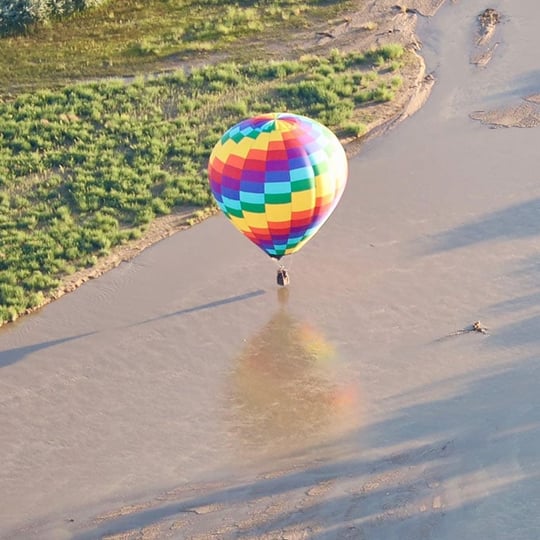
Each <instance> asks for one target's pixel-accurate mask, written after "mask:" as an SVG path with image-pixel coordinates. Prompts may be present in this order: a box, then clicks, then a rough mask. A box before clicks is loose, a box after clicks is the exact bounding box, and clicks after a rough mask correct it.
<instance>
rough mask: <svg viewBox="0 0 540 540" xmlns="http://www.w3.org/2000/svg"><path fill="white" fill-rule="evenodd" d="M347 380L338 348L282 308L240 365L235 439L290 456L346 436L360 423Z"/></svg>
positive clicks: (235, 379)
mask: <svg viewBox="0 0 540 540" xmlns="http://www.w3.org/2000/svg"><path fill="white" fill-rule="evenodd" d="M343 379H344V375H343V374H342V373H341V374H340V369H339V360H338V358H337V354H336V350H335V348H334V347H333V346H332V345H331V344H330V343H329V342H328V341H327V340H326V339H325V338H324V336H323V335H322V334H321V333H320V332H319V331H318V330H317V329H316V328H315V327H314V326H313V325H311V324H309V323H307V322H304V321H301V320H296V319H295V318H294V317H293V316H292V315H291V314H290V313H289V312H288V310H287V309H286V307H282V308H281V309H280V310H279V311H278V312H277V313H276V314H275V315H274V316H273V317H272V318H271V319H270V321H269V322H268V323H267V324H266V325H265V326H264V327H263V328H262V329H261V330H260V331H259V332H258V333H257V334H255V336H254V337H253V338H252V339H251V340H250V341H249V342H248V343H247V345H246V346H245V348H244V349H243V351H242V352H241V354H240V355H239V357H238V359H237V362H236V364H235V368H234V371H233V381H232V385H231V388H232V392H233V397H232V407H231V414H232V415H233V418H232V421H233V427H234V431H235V435H237V437H238V438H239V439H240V441H241V442H242V443H244V444H246V445H248V446H259V445H263V446H264V447H265V448H268V447H269V446H271V447H274V448H279V449H282V450H287V449H291V448H293V447H294V446H297V445H298V444H305V443H308V442H315V441H317V440H318V441H320V440H322V439H326V438H328V437H330V436H331V435H332V434H336V433H337V432H338V431H340V430H341V431H342V430H343V429H344V428H346V426H347V425H350V423H351V421H354V420H356V421H357V420H358V418H355V417H356V416H357V413H358V395H357V386H356V384H354V383H351V382H345V381H344V380H343Z"/></svg>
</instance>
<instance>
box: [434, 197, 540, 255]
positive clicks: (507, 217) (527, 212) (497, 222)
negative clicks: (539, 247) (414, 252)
mask: <svg viewBox="0 0 540 540" xmlns="http://www.w3.org/2000/svg"><path fill="white" fill-rule="evenodd" d="M539 214H540V198H537V199H532V200H530V201H527V202H523V203H519V204H516V205H513V206H509V207H508V208H504V209H503V210H498V211H496V212H492V213H491V214H488V215H487V216H485V217H483V218H481V219H479V220H476V221H472V222H470V223H466V224H464V225H461V226H459V227H455V228H454V229H451V230H449V231H445V232H442V233H439V234H436V235H434V236H433V237H432V240H431V243H432V246H431V247H430V248H428V253H440V252H442V251H448V250H452V249H459V248H462V247H466V246H472V245H475V244H480V243H483V242H489V241H491V240H498V239H506V240H512V239H517V238H527V237H532V236H536V235H538V215H539Z"/></svg>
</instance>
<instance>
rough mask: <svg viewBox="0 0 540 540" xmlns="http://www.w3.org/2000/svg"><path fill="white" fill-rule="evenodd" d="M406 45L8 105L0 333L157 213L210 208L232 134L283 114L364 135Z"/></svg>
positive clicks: (3, 120)
mask: <svg viewBox="0 0 540 540" xmlns="http://www.w3.org/2000/svg"><path fill="white" fill-rule="evenodd" d="M403 55H404V50H403V48H402V47H401V46H399V45H387V46H384V47H381V48H380V49H377V50H373V51H370V52H367V53H364V54H360V53H348V54H345V53H341V52H339V51H337V50H334V51H332V53H331V54H330V55H329V56H328V57H323V56H314V55H308V56H304V57H302V58H300V59H298V60H283V61H274V62H267V61H252V62H249V63H247V64H238V63H234V62H228V63H222V64H216V65H209V66H205V67H199V68H194V69H192V70H190V71H189V72H185V71H177V72H176V73H174V74H170V75H167V76H162V77H154V78H143V77H139V78H137V79H135V80H134V81H133V82H130V83H126V82H124V81H121V80H117V81H101V82H96V83H86V84H76V85H69V86H66V87H64V88H62V89H56V90H52V89H42V90H39V91H36V92H33V93H25V94H21V95H19V96H18V97H17V98H15V99H12V100H8V101H5V102H4V103H1V104H0V323H1V322H2V321H3V322H6V321H9V320H13V319H15V318H16V317H17V316H18V315H19V314H21V313H23V312H25V311H27V310H30V309H32V308H33V307H35V306H39V305H41V304H42V303H43V299H44V296H46V295H47V294H48V293H50V292H51V291H52V290H53V289H55V288H56V287H57V286H58V284H59V281H60V280H61V279H62V278H63V277H65V276H66V275H69V274H71V273H73V272H74V271H75V270H76V269H79V268H82V267H85V266H91V265H93V264H95V263H96V261H97V258H98V257H100V256H102V255H104V254H106V253H108V252H109V250H111V249H112V248H113V247H115V246H117V245H119V244H122V243H124V242H126V241H128V240H129V239H132V238H136V237H137V236H138V235H140V234H141V232H142V231H143V230H144V228H145V226H146V225H147V224H148V223H150V222H151V221H152V220H153V219H154V218H155V217H156V216H160V215H165V214H168V213H170V212H171V211H173V210H174V209H175V208H177V207H181V206H184V205H195V206H200V207H207V206H209V205H211V196H210V193H209V190H208V184H207V177H206V165H207V161H208V157H209V154H210V151H211V149H212V148H213V146H214V144H215V143H216V142H217V140H218V138H219V137H220V136H221V134H222V133H223V132H224V131H225V130H226V129H227V128H228V127H230V126H231V125H232V124H234V123H236V122H237V121H239V120H241V119H243V118H245V117H246V116H248V115H253V114H256V113H259V112H269V111H276V110H286V111H291V112H297V113H300V114H306V115H308V116H311V117H313V118H316V119H319V120H320V121H321V122H323V123H324V124H326V125H328V126H329V127H331V128H333V129H334V130H335V131H336V132H337V133H338V134H340V135H342V136H344V135H347V134H350V135H353V136H356V135H358V134H361V133H362V131H363V129H364V126H363V124H362V115H363V114H367V111H366V109H365V107H366V105H369V104H373V103H378V102H383V101H388V100H391V99H392V98H393V95H394V91H395V89H396V88H397V87H399V85H400V84H401V78H400V75H399V72H400V69H401V67H402V62H403V61H404V56H403Z"/></svg>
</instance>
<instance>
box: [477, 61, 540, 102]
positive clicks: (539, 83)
mask: <svg viewBox="0 0 540 540" xmlns="http://www.w3.org/2000/svg"><path fill="white" fill-rule="evenodd" d="M534 94H540V70H532V71H528V72H525V73H520V74H519V75H518V76H516V77H515V79H514V84H513V85H512V87H511V88H510V89H509V90H506V91H504V92H495V93H493V94H491V95H490V96H488V97H487V100H488V102H490V103H491V102H495V104H497V105H498V104H499V103H500V101H501V100H503V101H506V100H508V99H509V98H525V97H528V96H531V95H534Z"/></svg>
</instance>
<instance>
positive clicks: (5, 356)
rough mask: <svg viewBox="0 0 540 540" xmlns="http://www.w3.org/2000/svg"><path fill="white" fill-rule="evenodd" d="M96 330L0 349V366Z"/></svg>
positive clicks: (8, 364)
mask: <svg viewBox="0 0 540 540" xmlns="http://www.w3.org/2000/svg"><path fill="white" fill-rule="evenodd" d="M95 333H96V332H86V333H84V334H78V335H76V336H69V337H65V338H59V339H52V340H50V341H42V342H41V343H34V344H33V345H25V346H24V347H16V348H15V349H7V350H4V351H0V368H2V367H6V366H10V365H11V364H15V363H16V362H18V361H19V360H22V359H23V358H25V357H26V356H28V355H29V354H32V353H35V352H37V351H41V350H43V349H47V348H49V347H55V346H56V345H61V344H62V343H68V342H69V341H74V340H76V339H81V338H84V337H87V336H92V335H94V334H95Z"/></svg>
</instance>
